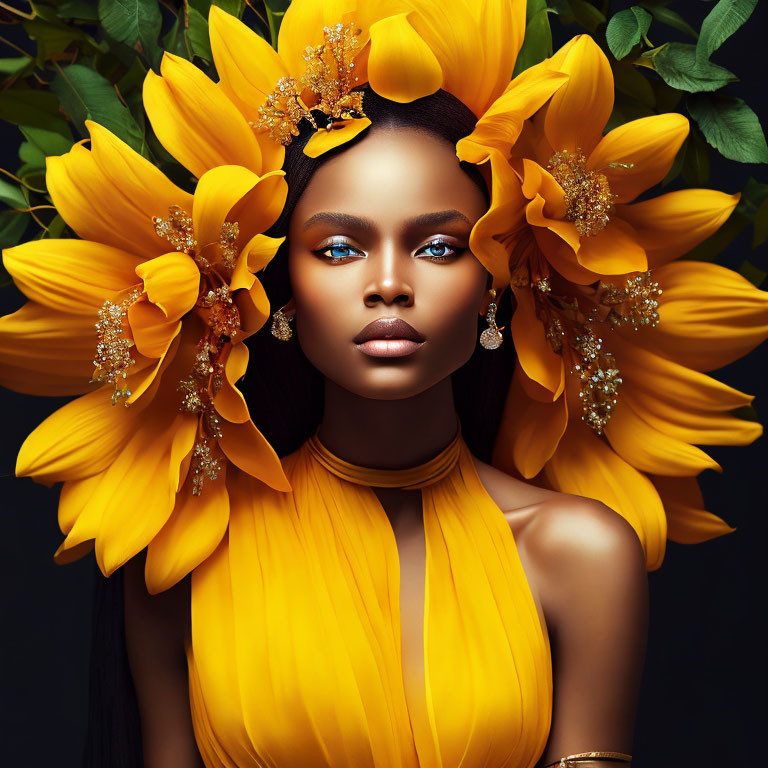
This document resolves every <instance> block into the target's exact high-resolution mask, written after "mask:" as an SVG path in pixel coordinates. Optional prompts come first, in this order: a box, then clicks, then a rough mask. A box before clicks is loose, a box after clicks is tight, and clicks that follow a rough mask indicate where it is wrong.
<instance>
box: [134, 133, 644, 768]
mask: <svg viewBox="0 0 768 768" xmlns="http://www.w3.org/2000/svg"><path fill="white" fill-rule="evenodd" d="M485 205H486V204H485V200H484V197H483V195H482V193H481V191H480V190H479V189H478V188H477V187H476V186H475V184H474V183H473V182H472V181H471V180H470V179H469V177H468V176H467V175H466V174H464V173H463V171H462V170H461V169H460V167H459V164H458V161H457V160H456V157H455V153H454V150H453V147H452V146H451V145H450V144H448V143H447V142H444V141H443V140H440V139H437V138H435V137H434V136H432V135H429V134H425V133H423V132H419V131H415V130H412V129H396V130H395V129H378V130H374V131H371V132H370V133H369V135H368V136H367V137H366V138H365V139H364V140H363V141H361V142H359V143H358V144H356V145H355V146H353V147H351V148H349V149H348V150H347V151H345V152H343V153H341V154H340V155H338V156H337V157H335V158H333V159H332V160H330V161H328V162H327V163H325V164H324V165H323V166H322V167H321V168H320V169H319V170H318V171H317V172H316V173H315V175H314V176H313V177H312V180H311V181H310V183H309V185H308V187H307V189H306V191H305V192H304V194H303V195H302V197H301V199H300V200H299V202H298V204H297V206H296V208H295V210H294V213H293V216H292V219H291V224H290V231H289V243H290V248H289V270H290V277H291V286H292V289H293V298H292V299H291V301H290V302H289V303H288V304H287V305H286V306H285V307H284V311H285V312H286V314H289V315H295V316H296V331H297V335H298V340H299V343H300V344H301V346H302V349H303V350H304V352H305V354H306V355H307V357H308V358H309V360H310V361H311V362H312V363H313V365H315V367H316V368H317V369H318V370H319V371H320V372H321V373H322V374H323V375H324V376H325V378H326V388H325V391H326V395H325V409H324V415H323V421H322V423H321V426H320V430H319V437H320V439H321V440H322V441H323V443H324V444H325V445H326V446H327V447H328V448H329V449H330V450H331V451H333V452H334V453H336V454H337V455H338V456H340V457H341V458H343V459H347V460H349V461H352V462H354V463H356V464H360V465H363V466H371V467H379V468H401V467H408V466H413V465H414V464H419V463H421V462H423V461H425V460H427V459H429V458H431V457H432V456H434V455H435V454H437V453H438V452H439V451H440V450H442V449H443V448H444V447H445V446H446V445H447V444H448V443H449V442H450V441H451V439H452V438H453V436H454V434H455V431H456V416H455V409H454V403H453V398H452V392H451V384H450V374H451V373H453V371H455V370H456V369H458V368H459V367H460V366H461V365H463V363H464V362H466V360H468V359H469V357H470V355H471V354H472V351H473V349H474V347H475V345H476V343H477V339H476V318H477V314H478V313H480V314H482V313H484V311H485V308H486V306H487V300H488V294H487V289H488V285H489V275H488V273H487V272H486V271H485V269H484V268H483V267H482V265H481V264H480V262H479V261H478V260H477V259H476V258H475V257H474V256H473V255H472V253H471V252H470V251H469V250H468V249H467V245H468V239H469V233H470V230H471V228H472V225H473V224H474V222H475V221H476V220H477V219H478V218H479V217H480V216H481V215H482V214H483V213H484V211H485ZM380 317H387V318H389V317H399V318H402V319H404V320H406V321H407V322H408V323H410V325H412V326H413V327H415V328H416V329H417V330H418V331H419V332H421V333H422V334H423V335H424V337H426V341H425V343H424V344H423V345H422V346H421V347H420V348H419V349H418V350H417V351H416V352H414V353H413V354H411V355H407V356H400V357H388V358H381V357H370V356H368V355H366V354H364V353H363V352H361V351H360V350H359V349H358V348H357V346H356V345H355V344H354V343H353V342H352V339H353V338H354V336H355V335H356V334H357V333H358V331H360V330H361V329H362V328H363V327H364V326H365V325H366V324H367V323H369V322H370V321H372V320H374V319H376V318H380ZM507 343H508V342H507ZM489 354H490V353H489ZM474 461H475V465H476V468H477V471H478V475H479V477H480V480H481V482H482V483H483V485H484V487H485V489H486V491H487V492H488V493H489V495H490V496H491V497H492V498H493V500H494V501H495V502H496V504H497V505H498V506H499V508H500V509H501V510H503V511H504V515H505V517H506V519H507V521H508V522H509V525H510V528H511V530H512V533H513V535H514V538H515V542H516V544H517V547H518V551H519V553H520V557H521V561H522V564H523V568H524V570H525V573H526V576H527V578H528V582H529V585H530V588H531V592H532V594H533V597H534V600H535V602H536V606H537V608H538V611H539V615H540V618H541V620H542V623H543V625H544V626H545V627H546V629H547V631H548V633H549V637H550V642H551V646H552V655H553V668H554V709H553V719H552V728H551V731H550V735H549V740H548V742H547V746H546V749H545V751H544V754H543V755H542V758H541V760H540V761H539V763H538V764H537V768H540V767H541V766H544V765H547V764H548V763H551V762H553V761H556V760H558V759H559V758H560V757H562V756H564V755H569V754H573V753H577V752H585V751H591V750H603V751H605V750H610V751H617V752H625V753H631V751H632V738H633V732H634V720H635V709H636V704H637V696H638V690H639V685H640V677H641V671H642V664H643V658H644V654H645V642H646V634H647V616H648V593H647V578H646V571H645V563H644V558H643V553H642V548H641V546H640V543H639V541H638V538H637V536H636V534H635V533H634V531H633V530H632V528H631V527H630V526H629V524H628V523H627V522H626V521H624V519H623V518H621V517H620V516H619V515H617V514H616V513H615V512H613V511H612V510H610V509H608V508H607V507H605V506H604V505H602V504H600V503H598V502H594V501H591V500H587V499H583V498H581V497H575V496H569V495H566V494H560V493H555V492H553V491H548V490H545V489H542V488H538V487H536V486H534V485H531V484H529V483H525V482H522V481H520V480H517V479H515V478H512V477H510V476H508V475H506V474H505V473H503V472H500V471H499V470H497V469H495V468H494V467H492V466H490V465H488V464H485V463H484V462H482V461H480V460H478V459H475V460H474ZM374 492H375V493H376V495H377V496H378V498H379V500H380V501H381V504H382V506H383V508H384V510H385V512H386V513H387V515H388V517H389V520H390V522H391V524H392V528H393V531H394V533H395V539H396V541H397V546H398V552H399V555H400V568H401V594H400V605H401V621H402V641H403V667H404V669H403V673H404V680H405V688H406V696H407V697H408V703H409V706H410V707H418V706H420V705H421V702H420V701H419V699H418V697H417V696H410V695H409V691H411V690H413V689H414V681H416V680H419V679H421V678H422V677H423V674H424V666H423V665H424V659H423V651H422V637H423V635H422V633H423V618H424V616H423V606H424V573H425V540H424V529H423V525H422V514H421V496H420V493H419V492H414V491H402V490H399V489H374ZM136 560H138V559H136ZM188 614H189V585H188V580H187V581H185V582H184V583H182V584H180V585H179V586H178V587H176V588H174V589H172V590H169V591H168V592H167V593H164V594H161V595H158V596H155V597H150V596H149V595H148V594H147V593H146V589H145V588H144V585H143V574H142V570H141V563H140V562H131V563H129V564H128V565H127V566H126V626H127V631H126V636H127V644H128V651H129V659H130V663H131V669H132V673H133V677H134V681H135V685H136V690H137V695H138V699H139V705H140V711H141V719H142V731H143V736H144V751H145V764H146V766H147V768H156V767H159V766H162V767H163V768H192V766H199V765H201V764H202V763H201V762H200V758H199V755H198V754H197V751H196V748H195V745H194V737H193V735H192V728H191V723H190V716H189V701H188V688H187V679H186V666H185V659H184V637H185V633H186V632H188V621H189V619H188ZM416 690H417V689H416ZM422 714H423V713H422ZM582 765H584V766H586V767H587V768H589V766H592V767H593V768H608V766H611V765H615V763H609V762H606V761H599V760H596V761H592V762H591V763H583V764H582Z"/></svg>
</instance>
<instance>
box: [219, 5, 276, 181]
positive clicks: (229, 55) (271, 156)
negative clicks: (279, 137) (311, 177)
mask: <svg viewBox="0 0 768 768" xmlns="http://www.w3.org/2000/svg"><path fill="white" fill-rule="evenodd" d="M208 30H209V33H210V37H211V51H212V52H213V60H214V63H215V64H216V72H217V73H218V75H219V78H220V79H219V88H220V89H221V90H222V91H223V92H224V93H225V94H226V96H227V98H228V99H229V100H230V101H231V102H232V103H233V104H234V105H235V106H236V107H237V108H238V110H239V111H240V112H241V114H242V115H243V116H244V117H245V119H246V120H247V121H248V122H249V123H255V122H256V121H257V120H258V119H259V107H260V106H261V105H262V104H263V103H264V101H265V100H266V98H267V96H268V95H269V94H270V93H272V91H274V90H275V87H276V85H277V81H278V80H280V78H282V77H287V76H288V70H287V69H286V67H285V64H283V62H282V60H281V59H280V57H279V56H278V55H277V53H276V51H275V49H274V48H273V47H272V46H271V45H270V44H269V43H268V42H267V41H266V40H265V39H264V38H263V37H261V36H260V35H257V34H256V33H255V32H254V31H253V30H252V29H250V28H249V27H247V26H246V25H245V24H243V22H242V21H240V20H239V19H238V18H236V17H235V16H232V15H230V14H228V13H227V12H226V11H223V10H222V9H221V8H219V7H218V6H216V5H212V6H211V10H210V13H209V14H208ZM256 139H257V141H259V145H260V148H261V153H262V164H263V167H264V168H265V169H270V168H274V169H276V168H281V167H282V165H283V158H284V156H285V147H283V145H282V144H279V143H278V142H276V141H274V139H271V138H270V137H269V136H268V135H266V134H262V133H257V134H256Z"/></svg>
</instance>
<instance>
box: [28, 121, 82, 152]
mask: <svg viewBox="0 0 768 768" xmlns="http://www.w3.org/2000/svg"><path fill="white" fill-rule="evenodd" d="M20 127H21V132H22V133H23V134H24V138H25V139H26V140H27V141H28V142H30V143H31V144H34V145H35V146H36V147H37V148H38V149H39V150H40V151H41V152H42V153H43V155H44V156H46V157H47V156H48V155H63V154H64V153H65V152H69V150H70V149H71V148H72V144H74V141H73V140H72V137H71V136H70V137H65V136H62V135H61V134H60V133H56V132H55V131H48V130H46V129H45V128H36V127H34V126H31V125H22V126H20Z"/></svg>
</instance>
